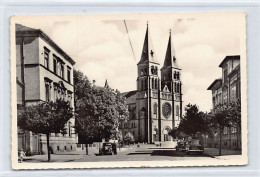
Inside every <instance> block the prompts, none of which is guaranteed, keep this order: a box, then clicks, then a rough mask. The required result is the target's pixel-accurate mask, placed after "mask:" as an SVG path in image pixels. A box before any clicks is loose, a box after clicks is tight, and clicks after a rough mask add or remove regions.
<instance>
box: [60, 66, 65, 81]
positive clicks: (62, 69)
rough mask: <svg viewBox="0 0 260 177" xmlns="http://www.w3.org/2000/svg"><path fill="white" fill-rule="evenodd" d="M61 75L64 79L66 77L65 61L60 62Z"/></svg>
mask: <svg viewBox="0 0 260 177" xmlns="http://www.w3.org/2000/svg"><path fill="white" fill-rule="evenodd" d="M60 77H61V78H62V79H64V64H63V63H61V64H60Z"/></svg>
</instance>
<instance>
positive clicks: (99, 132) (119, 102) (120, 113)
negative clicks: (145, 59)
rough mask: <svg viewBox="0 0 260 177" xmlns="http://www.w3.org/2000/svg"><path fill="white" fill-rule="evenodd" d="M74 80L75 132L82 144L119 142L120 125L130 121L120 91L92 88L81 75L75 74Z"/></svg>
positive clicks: (79, 73) (76, 72) (78, 72)
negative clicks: (104, 141)
mask: <svg viewBox="0 0 260 177" xmlns="http://www.w3.org/2000/svg"><path fill="white" fill-rule="evenodd" d="M74 78H76V79H74V81H75V83H74V90H75V94H76V96H75V112H76V132H77V133H78V134H79V137H80V139H81V142H84V143H86V144H88V143H92V142H94V141H100V140H101V139H102V138H105V139H106V140H108V139H111V138H113V139H117V138H118V135H119V134H118V128H119V123H120V122H121V121H124V120H127V119H128V117H129V116H128V114H129V113H128V108H127V105H126V102H125V98H124V97H123V96H122V94H121V93H120V92H119V91H118V90H116V91H114V90H113V89H110V88H107V87H106V88H104V87H98V86H91V84H90V82H89V81H88V78H87V77H86V76H84V74H83V73H81V72H80V71H74ZM84 88H85V89H84ZM86 153H87V151H86Z"/></svg>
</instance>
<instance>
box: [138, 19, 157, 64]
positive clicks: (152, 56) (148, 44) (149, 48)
mask: <svg viewBox="0 0 260 177" xmlns="http://www.w3.org/2000/svg"><path fill="white" fill-rule="evenodd" d="M148 62H152V63H157V64H159V62H158V61H157V58H156V53H155V51H154V47H153V43H152V39H151V35H150V32H149V24H148V21H147V28H146V33H145V38H144V44H143V50H142V55H141V60H140V61H139V63H138V64H143V63H148Z"/></svg>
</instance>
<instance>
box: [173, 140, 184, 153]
mask: <svg viewBox="0 0 260 177" xmlns="http://www.w3.org/2000/svg"><path fill="white" fill-rule="evenodd" d="M185 144H186V142H185V141H178V142H177V146H176V147H175V149H176V151H183V152H185V150H186V148H185Z"/></svg>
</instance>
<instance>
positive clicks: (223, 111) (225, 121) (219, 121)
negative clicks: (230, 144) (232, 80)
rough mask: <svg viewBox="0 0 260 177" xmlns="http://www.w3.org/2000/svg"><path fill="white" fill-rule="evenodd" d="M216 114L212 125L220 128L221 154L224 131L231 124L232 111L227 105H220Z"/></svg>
mask: <svg viewBox="0 0 260 177" xmlns="http://www.w3.org/2000/svg"><path fill="white" fill-rule="evenodd" d="M215 112H216V113H215V115H214V116H213V117H212V119H211V123H212V127H213V128H216V129H218V132H219V156H221V150H222V133H223V131H224V128H225V127H230V126H231V119H230V111H229V110H228V109H227V107H226V106H225V105H221V106H218V107H217V108H216V110H215Z"/></svg>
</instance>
